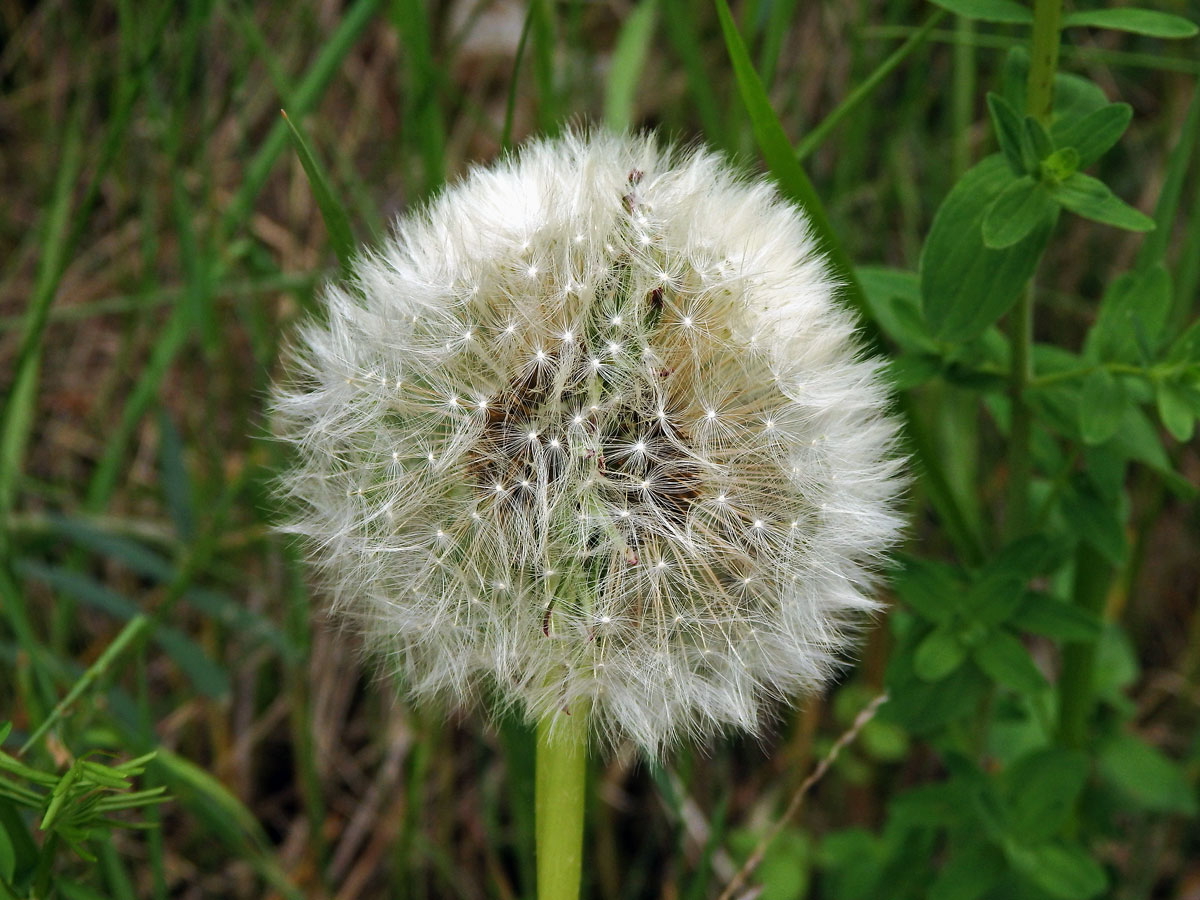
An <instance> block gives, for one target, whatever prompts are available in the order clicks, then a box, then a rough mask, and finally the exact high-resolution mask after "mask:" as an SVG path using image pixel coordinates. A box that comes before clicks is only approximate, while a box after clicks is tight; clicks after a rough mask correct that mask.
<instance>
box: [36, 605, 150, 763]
mask: <svg viewBox="0 0 1200 900" xmlns="http://www.w3.org/2000/svg"><path fill="white" fill-rule="evenodd" d="M149 627H150V617H149V616H144V615H140V616H137V617H135V618H133V619H131V620H130V621H129V623H128V624H127V625H126V626H125V627H124V628H122V629H121V631H120V633H118V634H117V636H116V637H115V638H113V641H112V643H111V644H109V645H108V646H107V647H106V648H105V649H104V652H103V653H101V654H100V657H99V658H98V659H97V660H96V661H95V662H94V663H92V664H91V665H90V666H88V668H87V671H86V672H84V673H83V675H82V676H81V677H80V678H79V679H78V680H77V681H76V682H75V684H73V685H72V686H71V689H70V690H69V691H67V695H66V696H65V697H63V698H62V700H61V701H59V703H58V705H57V706H55V707H54V709H53V710H51V711H50V715H48V716H46V718H45V719H43V720H42V722H41V724H40V725H38V727H37V728H36V729H35V730H34V732H33V734H31V735H30V736H29V738H28V740H26V741H25V743H24V744H22V745H21V749H20V750H18V751H17V755H18V756H23V755H24V754H25V753H27V752H28V751H29V748H31V747H32V746H33V745H34V744H36V743H37V742H38V741H40V740H41V739H42V738H43V737H45V735H46V732H47V731H49V730H50V729H51V728H53V727H54V725H55V724H56V723H57V722H58V720H59V719H61V718H62V717H63V714H64V713H66V711H67V710H68V709H70V708H71V706H72V705H74V703H75V701H76V700H78V699H79V698H80V697H82V696H83V694H84V693H85V692H86V691H87V690H88V689H89V688H90V687H91V686H92V685H93V684H95V683H96V681H97V680H98V679H99V678H100V677H101V676H103V675H104V674H105V673H106V672H107V671H108V670H109V668H110V667H111V666H112V664H113V663H114V662H116V660H117V659H118V658H120V656H121V654H122V653H124V652H125V650H126V648H128V647H129V645H130V644H132V643H133V642H134V641H135V640H136V639H137V638H139V637H140V636H141V635H142V633H143V632H145V631H146V630H147V629H148V628H149Z"/></svg>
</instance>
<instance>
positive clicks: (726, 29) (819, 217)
mask: <svg viewBox="0 0 1200 900" xmlns="http://www.w3.org/2000/svg"><path fill="white" fill-rule="evenodd" d="M716 4H717V14H718V16H720V19H721V31H722V32H723V33H724V35H725V46H726V48H727V49H728V51H729V59H730V61H731V62H732V63H733V74H734V77H735V78H736V79H737V85H738V91H739V92H740V93H741V96H742V103H743V104H744V105H745V107H746V112H747V113H748V114H749V116H750V123H751V125H752V126H753V128H754V137H755V140H756V141H757V142H758V146H759V149H760V150H761V151H762V154H763V158H764V159H765V160H766V162H767V166H768V168H770V170H771V173H772V174H773V175H774V176H775V179H776V181H777V182H778V183H779V187H780V190H781V191H782V192H783V194H784V195H785V196H786V197H788V198H789V199H791V200H793V201H794V202H795V203H796V204H798V205H799V206H800V207H801V208H802V209H803V210H804V212H805V213H806V214H807V215H808V219H809V221H810V222H811V223H812V228H813V232H814V234H815V236H816V238H817V242H818V243H819V244H820V246H821V249H822V250H824V251H825V253H826V254H828V256H829V261H830V263H832V269H833V274H834V277H835V278H836V279H837V280H838V281H839V282H841V283H842V285H843V289H844V293H845V297H846V299H847V301H848V302H849V303H850V305H852V306H853V307H854V308H855V309H857V310H858V311H859V313H860V314H861V315H862V316H863V317H864V318H868V317H869V316H870V310H869V309H868V307H867V304H866V299H865V297H864V295H863V291H862V287H861V285H859V283H858V278H857V276H856V275H855V274H854V266H853V265H852V264H851V262H850V257H849V256H848V255H847V254H846V251H845V250H844V249H843V248H842V245H841V242H840V241H838V239H837V236H836V235H835V234H834V231H833V227H832V226H831V225H830V224H829V217H828V216H827V215H826V214H825V207H824V206H823V205H822V204H821V201H820V199H819V198H818V197H817V192H816V191H815V190H813V186H812V182H810V181H809V180H808V175H806V174H805V172H804V168H803V167H802V166H801V165H800V162H799V161H798V160H797V159H796V154H795V153H794V152H793V150H792V145H791V143H790V142H789V141H788V139H787V135H785V134H784V132H783V126H782V125H781V124H780V123H779V119H778V117H776V115H775V112H774V110H772V109H771V102H770V100H769V99H768V98H767V92H766V89H765V88H764V87H763V84H762V81H761V80H760V79H759V77H758V73H757V72H755V71H754V66H753V64H752V63H751V62H750V55H749V53H747V51H746V44H745V42H744V41H743V40H742V35H741V32H739V31H738V28H737V24H736V23H735V22H734V21H733V14H732V13H730V11H729V4H728V3H726V2H725V0H716Z"/></svg>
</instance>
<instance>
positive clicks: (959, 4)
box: [931, 0, 1033, 25]
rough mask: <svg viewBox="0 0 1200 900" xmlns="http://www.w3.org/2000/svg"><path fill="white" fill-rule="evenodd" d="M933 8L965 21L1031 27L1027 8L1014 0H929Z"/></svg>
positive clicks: (1030, 17) (1031, 19)
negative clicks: (976, 20)
mask: <svg viewBox="0 0 1200 900" xmlns="http://www.w3.org/2000/svg"><path fill="white" fill-rule="evenodd" d="M931 2H932V3H933V4H934V5H935V6H940V7H941V8H942V9H945V10H949V11H950V12H952V13H955V14H956V15H960V16H963V17H964V18H967V19H978V20H979V21H981V22H1000V23H1002V24H1005V25H1032V24H1033V14H1032V13H1031V12H1030V11H1029V7H1027V6H1022V5H1021V4H1020V3H1017V2H1016V0H931Z"/></svg>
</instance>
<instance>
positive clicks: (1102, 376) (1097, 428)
mask: <svg viewBox="0 0 1200 900" xmlns="http://www.w3.org/2000/svg"><path fill="white" fill-rule="evenodd" d="M1127 403H1128V401H1127V400H1126V397H1125V389H1124V388H1123V387H1122V386H1121V382H1119V381H1117V379H1116V378H1114V377H1113V375H1112V373H1111V372H1109V371H1108V370H1107V369H1096V370H1095V371H1094V372H1091V373H1089V374H1088V375H1087V377H1086V378H1084V380H1083V391H1082V393H1081V395H1080V398H1079V433H1080V434H1081V435H1083V440H1084V442H1085V443H1088V444H1103V443H1104V442H1105V441H1107V440H1108V439H1109V438H1111V437H1112V436H1113V435H1114V434H1116V433H1117V429H1118V428H1120V427H1121V421H1122V419H1124V418H1125V407H1126V405H1127Z"/></svg>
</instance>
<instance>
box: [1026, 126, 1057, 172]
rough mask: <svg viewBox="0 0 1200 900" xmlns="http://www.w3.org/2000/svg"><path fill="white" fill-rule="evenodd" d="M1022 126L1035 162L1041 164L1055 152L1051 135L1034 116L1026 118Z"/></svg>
mask: <svg viewBox="0 0 1200 900" xmlns="http://www.w3.org/2000/svg"><path fill="white" fill-rule="evenodd" d="M1022 126H1023V129H1024V132H1025V137H1026V139H1027V140H1028V141H1029V146H1030V148H1031V149H1032V150H1033V157H1034V159H1035V160H1038V161H1039V162H1040V161H1041V160H1043V159H1045V158H1046V157H1047V156H1049V155H1050V154H1051V153H1053V152H1054V142H1053V141H1052V140H1050V135H1048V134H1047V133H1046V129H1045V128H1044V127H1043V126H1042V123H1041V122H1039V121H1038V120H1037V119H1035V118H1034V117H1033V116H1026V117H1025V121H1024V122H1023V123H1022Z"/></svg>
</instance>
